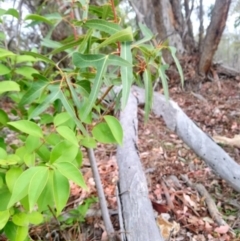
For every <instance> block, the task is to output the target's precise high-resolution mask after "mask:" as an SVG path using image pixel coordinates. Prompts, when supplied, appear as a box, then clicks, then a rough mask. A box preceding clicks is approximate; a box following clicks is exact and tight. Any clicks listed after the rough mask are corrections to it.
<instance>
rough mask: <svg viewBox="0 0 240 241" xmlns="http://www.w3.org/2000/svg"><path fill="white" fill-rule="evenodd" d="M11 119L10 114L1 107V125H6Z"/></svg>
mask: <svg viewBox="0 0 240 241" xmlns="http://www.w3.org/2000/svg"><path fill="white" fill-rule="evenodd" d="M8 121H9V118H8V115H7V113H6V112H5V111H4V110H1V109H0V127H1V125H3V126H5V125H6V124H7V122H8Z"/></svg>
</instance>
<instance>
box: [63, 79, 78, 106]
mask: <svg viewBox="0 0 240 241" xmlns="http://www.w3.org/2000/svg"><path fill="white" fill-rule="evenodd" d="M66 81H67V84H68V86H69V89H70V92H71V96H72V99H73V102H74V105H75V106H76V107H77V109H80V108H81V105H80V100H79V96H78V95H77V93H76V90H75V89H74V87H73V85H72V83H71V81H70V79H69V77H68V76H66Z"/></svg>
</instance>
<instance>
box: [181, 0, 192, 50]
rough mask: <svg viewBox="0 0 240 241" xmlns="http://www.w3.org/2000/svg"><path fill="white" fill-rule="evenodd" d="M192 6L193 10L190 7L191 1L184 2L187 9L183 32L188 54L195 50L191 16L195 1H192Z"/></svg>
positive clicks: (185, 0)
mask: <svg viewBox="0 0 240 241" xmlns="http://www.w3.org/2000/svg"><path fill="white" fill-rule="evenodd" d="M191 2H192V5H191V8H190V7H189V0H184V8H185V19H186V20H185V21H186V23H185V26H184V31H183V35H182V38H183V43H184V47H185V49H186V50H187V51H188V53H192V52H194V50H195V40H194V35H193V26H192V21H191V15H192V12H193V8H194V0H192V1H191Z"/></svg>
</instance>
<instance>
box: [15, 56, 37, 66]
mask: <svg viewBox="0 0 240 241" xmlns="http://www.w3.org/2000/svg"><path fill="white" fill-rule="evenodd" d="M13 59H14V63H16V64H19V63H23V62H37V59H36V58H34V57H33V56H30V55H16V56H15V57H14V58H13Z"/></svg>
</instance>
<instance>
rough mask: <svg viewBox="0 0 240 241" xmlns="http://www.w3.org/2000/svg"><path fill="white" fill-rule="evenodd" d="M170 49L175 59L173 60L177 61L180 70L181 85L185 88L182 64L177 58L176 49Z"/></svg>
mask: <svg viewBox="0 0 240 241" xmlns="http://www.w3.org/2000/svg"><path fill="white" fill-rule="evenodd" d="M168 49H169V50H170V53H171V55H172V57H173V59H174V61H175V64H176V66H177V70H178V73H179V75H180V78H181V84H182V87H183V86H184V76H183V71H182V67H181V65H180V63H179V61H178V59H177V57H176V52H177V50H176V48H174V47H168Z"/></svg>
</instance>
